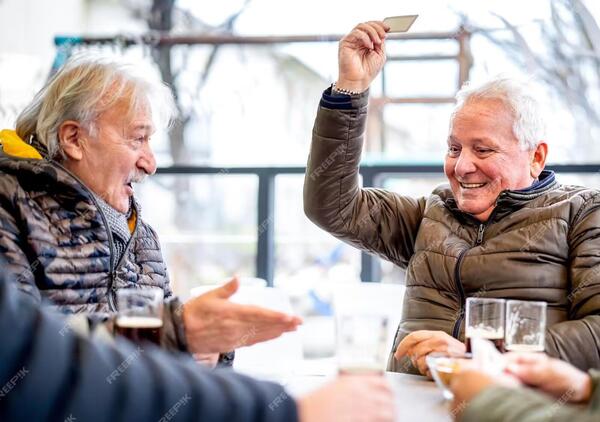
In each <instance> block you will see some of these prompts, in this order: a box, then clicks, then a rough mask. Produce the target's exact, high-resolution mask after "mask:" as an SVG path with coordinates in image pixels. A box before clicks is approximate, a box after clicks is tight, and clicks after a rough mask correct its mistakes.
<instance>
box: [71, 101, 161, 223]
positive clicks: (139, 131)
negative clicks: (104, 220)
mask: <svg viewBox="0 0 600 422" xmlns="http://www.w3.org/2000/svg"><path fill="white" fill-rule="evenodd" d="M153 132H154V126H153V124H152V119H151V116H150V112H149V111H148V110H147V109H140V110H137V111H134V112H133V113H131V112H128V107H127V102H126V100H120V101H119V102H117V103H116V104H115V105H114V106H112V107H111V108H109V109H108V110H106V111H104V112H103V113H101V114H100V116H99V117H98V119H96V121H95V130H94V131H93V133H90V131H88V130H86V129H85V128H84V127H83V126H81V125H79V124H78V123H77V122H65V123H63V125H62V126H61V136H62V138H63V139H61V143H62V144H63V148H64V151H65V154H66V156H67V159H66V162H65V163H64V164H65V167H66V168H68V169H69V170H71V171H72V172H73V173H74V174H75V175H76V176H78V177H79V178H80V179H81V180H82V181H83V183H84V184H85V185H86V186H87V187H88V188H89V189H90V190H92V192H94V193H95V194H96V195H98V196H100V197H101V198H102V199H103V200H104V201H106V202H107V203H108V204H109V205H110V206H112V207H113V208H114V209H116V210H117V211H119V212H121V213H126V212H127V211H128V210H129V206H130V198H131V197H132V196H133V186H132V183H135V182H141V181H142V179H143V178H144V177H145V176H146V175H150V174H153V173H154V172H155V171H156V161H155V159H154V154H153V153H152V150H151V148H150V143H149V141H150V135H151V134H152V133H153Z"/></svg>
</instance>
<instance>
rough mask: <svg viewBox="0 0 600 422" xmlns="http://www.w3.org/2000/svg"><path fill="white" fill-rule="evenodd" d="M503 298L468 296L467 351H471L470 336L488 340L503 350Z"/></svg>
mask: <svg viewBox="0 0 600 422" xmlns="http://www.w3.org/2000/svg"><path fill="white" fill-rule="evenodd" d="M505 302H506V301H505V300H504V299H488V298H475V297H470V298H468V299H467V313H466V324H465V339H466V342H467V352H468V353H470V352H471V338H472V337H481V338H485V339H487V340H490V341H491V342H492V343H494V345H495V346H496V349H498V351H500V352H504V308H505Z"/></svg>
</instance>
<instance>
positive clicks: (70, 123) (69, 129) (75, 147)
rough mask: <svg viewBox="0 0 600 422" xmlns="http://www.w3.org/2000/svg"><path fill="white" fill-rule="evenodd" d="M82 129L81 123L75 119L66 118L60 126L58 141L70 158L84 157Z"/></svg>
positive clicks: (78, 158)
mask: <svg viewBox="0 0 600 422" xmlns="http://www.w3.org/2000/svg"><path fill="white" fill-rule="evenodd" d="M82 131H83V128H82V127H81V125H80V124H79V123H78V122H76V121H74V120H65V121H64V122H62V123H61V125H60V126H59V127H58V142H59V143H60V146H61V148H62V150H63V151H64V153H65V155H66V156H67V158H68V159H70V160H75V161H79V160H81V159H82V158H83V145H82V142H83V140H84V138H83V136H82Z"/></svg>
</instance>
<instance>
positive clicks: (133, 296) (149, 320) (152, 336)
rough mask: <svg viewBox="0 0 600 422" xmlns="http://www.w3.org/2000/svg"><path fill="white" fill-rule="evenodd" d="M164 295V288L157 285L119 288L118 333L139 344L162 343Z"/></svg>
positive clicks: (116, 329)
mask: <svg viewBox="0 0 600 422" xmlns="http://www.w3.org/2000/svg"><path fill="white" fill-rule="evenodd" d="M163 297H164V293H163V290H162V289H160V288H157V287H152V288H143V289H136V288H130V289H119V290H117V309H118V314H117V319H116V321H115V331H116V332H117V334H120V335H122V336H125V337H127V338H128V339H129V340H131V341H133V342H134V343H138V344H141V343H144V342H148V341H149V342H152V343H154V344H160V338H161V333H162V327H163V319H162V316H163V315H162V313H163Z"/></svg>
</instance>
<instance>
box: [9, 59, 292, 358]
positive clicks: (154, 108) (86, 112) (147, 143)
mask: <svg viewBox="0 0 600 422" xmlns="http://www.w3.org/2000/svg"><path fill="white" fill-rule="evenodd" d="M172 104H173V101H172V98H171V93H170V91H169V89H168V87H166V86H165V85H164V84H162V82H160V81H158V80H154V79H153V78H152V77H151V76H147V75H146V74H144V73H142V72H140V71H139V68H136V66H134V65H133V64H130V63H125V62H123V61H121V60H118V59H115V58H109V57H103V56H101V55H97V54H94V53H90V54H85V55H80V56H78V57H75V58H73V59H72V60H70V61H69V62H68V63H67V64H66V65H65V66H64V67H63V68H62V69H61V70H60V71H59V72H58V73H56V75H54V77H53V78H52V79H51V80H50V81H48V83H47V84H46V85H45V86H44V87H43V88H42V90H41V91H40V92H39V93H38V94H37V95H36V96H35V98H34V99H33V101H32V102H31V103H30V104H29V105H28V106H27V107H26V108H25V110H24V111H23V112H22V113H21V114H20V115H19V117H18V119H17V124H16V131H10V130H3V131H2V132H0V142H1V144H2V153H1V154H0V255H2V256H3V257H4V258H5V260H6V261H7V263H8V265H7V268H8V269H9V270H10V271H11V272H14V273H15V274H17V276H18V278H17V281H18V287H19V288H20V290H22V291H23V292H25V293H27V294H28V295H29V296H30V297H31V298H32V299H33V300H34V301H35V302H38V303H39V302H40V301H41V300H42V299H48V301H49V303H50V306H53V307H55V308H58V309H59V310H60V311H62V312H65V313H85V314H86V315H88V317H89V319H90V321H92V322H94V323H95V322H97V321H104V320H106V319H107V318H108V317H110V316H114V314H115V312H116V311H117V307H116V292H117V290H119V289H124V288H141V289H146V288H150V287H158V288H160V289H163V291H164V296H165V298H166V301H165V307H164V326H163V330H162V332H163V339H162V341H161V343H162V344H163V345H164V346H165V347H166V348H169V349H176V350H182V351H189V352H190V353H194V354H196V355H198V356H202V358H204V359H207V360H209V361H211V362H212V363H213V364H214V363H215V360H216V357H217V356H218V354H219V353H223V355H222V358H223V359H224V361H225V363H230V361H231V356H230V355H228V354H226V352H228V351H230V350H232V349H233V348H235V347H236V346H242V345H250V344H253V343H256V342H259V341H264V340H268V339H271V338H274V337H277V336H279V335H280V334H282V333H283V332H286V331H290V330H294V329H295V328H296V326H297V325H298V324H299V322H300V321H299V319H298V318H297V317H294V316H291V315H287V314H284V313H280V312H275V311H271V310H268V309H261V308H258V307H253V306H242V305H239V304H235V303H232V302H230V301H229V300H228V298H229V297H230V296H231V295H232V294H233V293H234V292H235V291H236V289H237V281H236V280H233V281H231V282H229V283H227V284H225V285H224V286H222V287H220V288H218V289H216V290H213V291H210V292H208V293H206V294H205V295H202V296H200V297H198V298H195V299H192V300H190V301H188V302H187V303H185V304H182V303H180V301H179V300H177V298H175V297H173V295H172V292H171V288H170V286H169V278H168V275H167V268H166V266H165V263H164V261H163V258H162V254H161V251H160V245H159V241H158V238H157V236H156V233H155V232H154V230H153V229H152V228H151V227H150V226H149V225H148V224H147V223H146V222H144V220H143V219H142V218H141V214H140V208H139V206H138V205H137V203H136V201H135V200H134V190H133V184H135V183H137V182H140V181H142V180H143V179H144V177H146V176H147V175H151V174H153V173H154V172H155V171H156V161H155V159H154V155H153V152H152V142H151V137H152V134H153V133H154V131H155V130H156V129H157V128H158V127H165V126H166V124H167V123H168V122H169V120H170V118H171V115H172V110H173V107H172ZM157 200H158V199H157ZM109 322H110V320H109Z"/></svg>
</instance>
